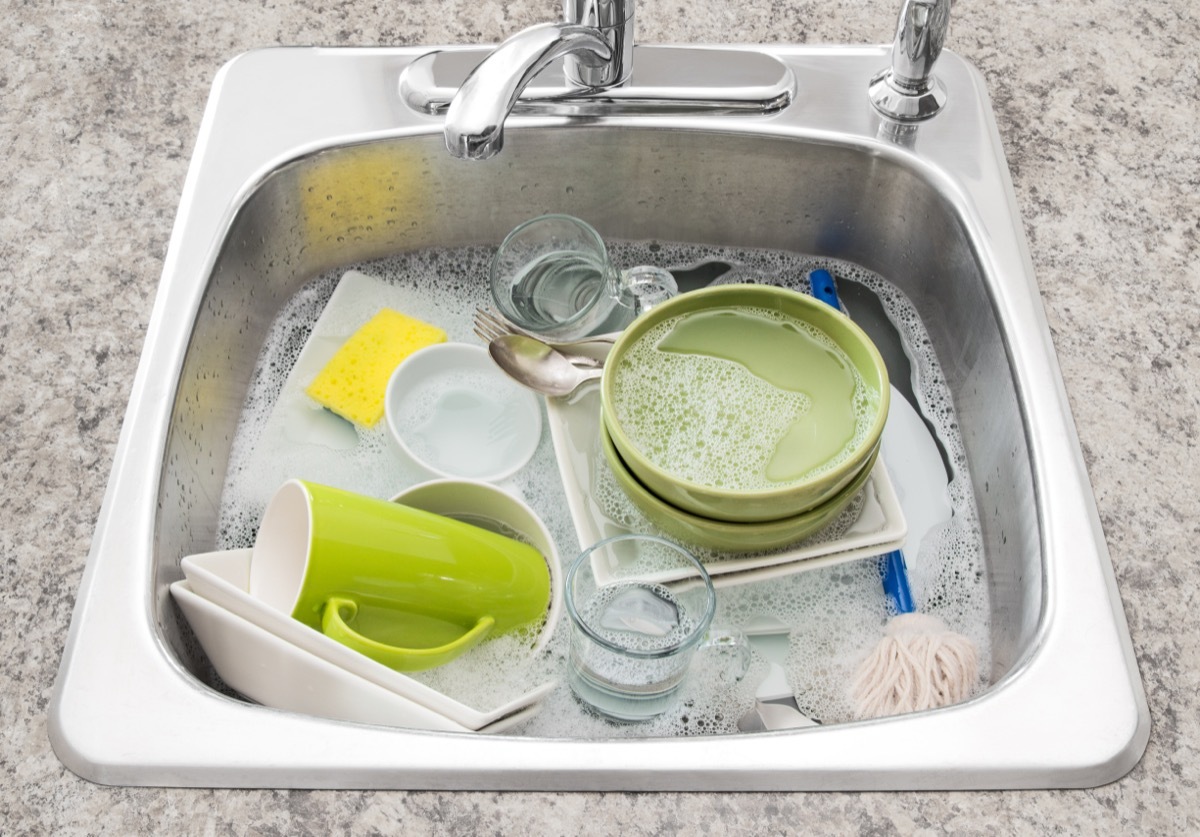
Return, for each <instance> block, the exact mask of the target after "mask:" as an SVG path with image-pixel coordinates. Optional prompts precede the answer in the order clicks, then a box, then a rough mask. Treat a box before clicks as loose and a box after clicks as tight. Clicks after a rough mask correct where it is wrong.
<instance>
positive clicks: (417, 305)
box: [216, 242, 990, 738]
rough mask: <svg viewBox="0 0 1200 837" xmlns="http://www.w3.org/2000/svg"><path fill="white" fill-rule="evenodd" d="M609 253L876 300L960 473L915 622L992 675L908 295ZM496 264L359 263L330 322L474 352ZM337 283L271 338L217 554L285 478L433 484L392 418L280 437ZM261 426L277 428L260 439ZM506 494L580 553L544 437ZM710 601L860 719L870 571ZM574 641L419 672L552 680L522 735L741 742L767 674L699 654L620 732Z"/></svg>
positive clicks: (909, 548)
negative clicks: (927, 616)
mask: <svg viewBox="0 0 1200 837" xmlns="http://www.w3.org/2000/svg"><path fill="white" fill-rule="evenodd" d="M609 249H610V252H611V254H612V257H613V260H614V262H615V263H617V264H619V265H633V264H654V265H660V266H664V267H674V266H681V267H690V266H693V265H696V264H699V263H703V262H706V261H721V262H725V263H728V264H732V265H735V267H734V269H733V270H731V271H730V272H728V273H726V274H724V275H722V276H721V277H720V278H719V279H718V280H717V283H718V284H728V283H733V282H742V281H758V282H764V283H770V284H779V285H783V286H787V287H791V288H793V289H795V290H798V291H802V292H807V291H808V290H809V286H808V279H807V276H808V272H809V271H810V270H812V269H814V268H825V269H827V270H829V271H830V272H832V273H833V274H834V275H835V276H836V277H838V279H839V280H849V281H853V282H857V283H859V284H861V285H862V286H864V287H866V288H868V289H869V290H870V291H871V292H873V293H874V294H875V295H876V296H877V297H878V298H879V299H880V301H881V303H882V305H883V307H884V309H885V311H886V312H887V315H888V317H889V319H890V320H891V322H892V323H893V324H894V326H895V327H896V329H897V331H898V333H899V334H900V336H901V338H902V340H903V343H904V347H905V350H906V354H907V355H908V357H909V360H910V362H911V364H912V367H913V388H914V390H915V393H916V397H917V401H918V402H919V403H918V404H917V405H916V406H917V407H918V409H919V410H920V411H921V412H922V413H923V415H924V416H925V417H926V418H928V419H929V421H930V422H931V424H932V425H933V427H934V429H935V431H936V435H937V437H938V441H939V442H940V443H941V445H942V447H943V448H944V449H945V451H946V452H947V455H948V460H949V466H950V468H951V470H952V475H953V476H952V480H951V482H950V485H949V496H950V501H951V506H952V508H953V512H954V514H953V517H952V519H951V521H950V522H949V524H947V525H945V526H942V527H940V528H935V529H934V530H932V531H931V532H930V533H929V534H928V535H927V536H926V537H925V539H924V541H923V542H922V543H921V544H912V543H909V544H907V545H906V554H907V557H908V564H909V569H910V575H911V581H912V585H913V589H914V594H915V596H916V599H917V602H918V605H919V607H920V609H921V610H922V611H924V612H927V613H933V614H935V615H937V616H939V617H941V618H942V619H943V620H944V621H945V622H946V623H947V624H948V626H949V627H950V628H951V629H952V630H954V631H957V632H958V633H962V634H964V635H966V636H967V637H969V638H970V639H972V640H973V641H974V642H975V643H976V644H977V646H978V647H979V649H980V651H981V655H982V656H981V661H980V669H981V670H982V671H985V672H986V671H988V670H989V668H990V665H989V664H990V648H989V641H988V619H989V609H988V596H987V587H986V582H985V580H984V578H983V573H984V562H983V554H982V544H981V540H980V536H979V531H978V525H977V523H976V521H977V515H976V509H975V498H974V495H973V493H972V489H971V484H970V479H969V476H968V473H967V468H966V455H965V450H964V447H963V444H962V441H961V438H960V435H959V431H958V427H957V421H956V417H955V413H954V407H953V403H952V400H951V398H950V392H949V388H948V387H947V385H946V383H945V381H944V379H943V377H942V374H941V370H940V366H939V364H938V360H937V357H936V356H935V355H934V353H933V351H932V349H931V347H930V342H929V340H928V338H927V335H926V333H925V329H924V326H923V325H922V323H921V321H920V319H919V317H918V316H917V314H916V310H915V308H914V307H913V306H912V304H911V303H910V302H909V301H908V299H907V298H906V297H905V296H904V294H903V293H901V292H900V291H899V289H897V288H896V287H895V286H894V285H892V284H891V283H890V282H888V281H887V280H886V279H884V278H882V277H880V276H878V275H876V274H873V273H871V272H869V271H866V270H864V269H862V268H860V267H858V266H856V265H853V264H848V263H844V262H835V261H832V260H829V259H814V258H811V257H807V256H803V255H799V254H795V253H790V252H786V251H764V250H739V249H735V248H718V247H704V246H695V245H686V244H662V243H657V242H654V243H651V242H633V243H630V242H610V243H609ZM492 252H493V250H492V249H491V248H461V249H453V250H427V251H420V252H416V253H411V254H404V255H401V256H397V257H393V258H390V259H387V260H381V261H377V262H371V263H368V264H363V265H357V266H356V269H358V270H362V271H363V272H365V273H367V274H369V275H371V276H374V277H378V278H379V279H380V280H381V282H380V283H379V293H378V298H371V299H366V300H359V301H357V302H356V303H355V304H351V305H346V306H344V307H343V308H342V309H341V310H340V311H338V312H336V313H337V314H338V315H339V316H342V317H345V319H346V322H345V323H343V324H341V327H342V330H343V333H345V334H349V333H351V332H352V331H353V329H354V328H355V327H357V325H358V324H360V323H361V322H363V321H364V320H365V319H366V318H367V317H368V316H370V313H371V312H373V311H374V310H377V309H378V308H380V307H383V306H387V307H391V308H395V309H396V310H399V311H402V312H404V313H405V314H408V315H410V316H413V317H416V318H418V319H421V320H424V321H426V322H429V323H432V324H435V325H437V326H439V327H441V328H443V329H444V330H445V331H446V332H447V334H448V335H449V339H450V340H451V341H460V342H476V338H475V337H474V336H473V335H472V318H473V314H474V311H475V308H476V307H477V306H481V305H487V304H488V302H489V299H488V290H487V282H486V276H487V267H488V261H489V259H490V258H491V255H492ZM342 273H343V271H342V270H339V271H337V272H333V273H329V274H326V275H323V276H321V277H319V278H317V279H316V280H314V281H313V282H312V283H310V284H309V285H307V286H306V287H304V288H302V289H301V290H300V291H299V292H297V293H296V294H295V295H294V296H293V298H292V299H291V300H289V301H288V302H287V304H285V306H284V307H283V309H282V310H281V312H280V314H279V316H278V317H277V318H276V321H275V323H274V324H273V326H272V328H271V330H270V333H269V335H268V337H267V340H266V342H265V345H264V348H263V351H262V353H261V354H260V357H259V359H258V364H257V367H256V371H255V374H254V377H253V380H252V383H251V387H250V391H249V394H248V396H247V399H246V403H245V407H244V411H243V415H242V418H241V422H240V424H239V428H238V431H237V434H236V436H235V439H234V444H233V449H232V453H231V461H230V467H229V471H228V475H227V479H226V484H225V487H224V490H223V493H222V498H221V513H220V527H219V534H218V543H217V544H216V547H217V548H221V549H232V548H239V547H247V546H250V545H252V544H253V540H254V532H255V530H256V528H257V525H258V520H259V518H260V517H261V514H262V511H263V509H264V508H265V506H266V502H267V500H268V499H269V498H270V496H271V495H272V494H273V493H274V491H275V490H276V489H277V488H278V487H279V485H281V484H282V483H283V482H285V481H286V480H287V479H289V478H293V477H300V478H304V479H311V480H314V481H317V482H324V483H327V484H331V485H336V486H338V487H342V488H346V489H350V490H354V491H359V492H362V493H366V494H371V495H374V496H379V497H390V496H392V495H394V494H396V493H397V492H399V491H400V490H402V489H403V488H405V487H407V486H410V485H413V484H416V483H418V482H423V481H425V480H426V479H428V475H426V474H424V473H423V472H421V471H420V470H419V469H418V468H416V467H415V466H413V465H412V464H411V463H410V462H407V461H405V460H404V459H403V458H402V457H401V456H400V455H399V454H398V452H397V451H396V450H395V447H394V445H393V443H392V442H391V440H390V439H389V438H388V434H387V429H386V427H385V426H384V423H383V422H381V423H380V424H379V425H378V426H377V427H375V428H371V429H370V430H363V429H361V428H359V429H357V431H356V432H357V440H356V441H350V439H348V438H347V437H346V436H345V435H342V436H341V437H340V438H341V440H342V441H341V443H340V444H333V445H332V446H329V447H326V448H325V449H323V450H322V452H321V455H320V456H319V457H316V458H315V459H314V458H313V457H311V456H309V455H306V451H308V452H309V453H311V450H309V448H311V446H303V445H300V446H298V445H296V444H295V442H294V440H293V439H291V438H289V433H287V432H280V433H276V432H274V426H273V425H272V424H271V422H270V421H269V419H270V417H271V415H272V412H273V411H274V410H276V409H277V408H278V407H280V406H284V405H281V404H280V402H281V398H286V397H295V396H294V394H293V395H290V396H289V395H288V394H284V393H282V390H283V382H284V380H285V379H286V377H287V375H288V373H289V371H290V370H291V369H292V367H293V365H294V364H295V361H296V358H297V357H298V356H299V354H300V351H301V349H302V348H303V347H304V345H305V343H306V342H307V341H308V340H309V337H310V335H311V333H312V329H313V324H314V323H315V322H316V320H317V318H318V317H319V316H321V314H322V312H323V311H324V309H325V305H326V302H327V301H328V300H329V298H330V296H331V295H332V294H333V292H334V289H335V288H336V287H337V284H338V281H339V279H340V278H341V276H342ZM853 313H854V312H853V311H851V312H850V314H851V316H853ZM323 325H325V323H323ZM292 406H293V407H295V406H298V405H292ZM268 427H271V428H272V432H270V433H264V432H263V431H264V429H265V428H268ZM350 430H351V432H355V431H354V429H353V428H351V429H350ZM328 438H330V439H337V438H339V437H338V436H336V434H335V435H333V436H330V437H328ZM509 484H510V486H511V487H512V488H513V489H514V490H515V491H518V492H519V493H520V494H521V495H522V496H523V497H524V499H525V500H526V502H528V503H529V504H530V505H531V506H532V507H533V508H534V509H535V510H536V511H537V513H538V514H539V515H540V516H541V517H542V519H543V520H544V521H545V523H546V525H547V528H548V529H549V531H550V533H551V535H552V536H553V537H554V539H555V542H556V543H557V544H558V546H559V550H560V552H561V554H562V556H563V560H564V562H566V561H570V560H571V559H572V558H573V557H574V556H575V555H577V554H578V552H579V545H578V540H577V537H576V534H575V530H574V527H573V525H572V522H571V519H570V515H569V512H568V509H567V503H566V499H565V495H564V491H563V487H562V484H561V480H560V478H559V474H558V470H557V467H556V465H555V460H554V452H553V448H552V445H551V443H550V440H549V433H548V432H545V431H544V432H543V437H542V440H541V442H540V444H539V446H538V449H537V451H536V453H535V454H534V456H533V458H532V459H531V461H530V462H529V464H528V465H526V467H524V468H523V469H521V471H519V472H518V473H517V474H516V475H515V476H514V477H512V478H511V480H510V481H509ZM609 494H612V492H609ZM618 495H619V496H618ZM604 502H605V504H606V505H607V506H612V507H613V513H614V516H619V515H620V514H621V507H625V509H626V512H627V514H626V517H627V518H628V519H630V520H636V519H638V515H637V512H636V510H634V509H633V508H632V504H630V503H629V502H628V500H627V499H626V498H624V496H623V495H620V492H619V491H617V492H616V494H612V496H606V497H605V498H604ZM717 598H718V604H717V614H716V618H715V620H714V622H713V624H714V626H720V627H722V628H726V627H737V626H739V625H750V624H755V623H757V622H761V621H762V620H763V619H768V620H777V622H779V623H782V624H784V625H787V626H788V627H789V628H790V642H789V646H788V652H787V658H786V664H785V666H784V668H785V672H786V678H787V681H788V683H789V684H790V685H791V687H792V688H793V690H794V691H795V696H796V699H797V702H798V704H799V706H800V708H801V710H802V711H804V712H805V713H806V714H808V715H809V716H810V717H812V718H814V719H817V720H819V721H821V722H822V723H836V722H840V721H846V720H849V719H850V718H852V717H853V716H852V710H851V705H850V700H849V696H848V689H849V685H850V683H851V680H852V676H853V672H854V669H855V667H856V666H857V664H858V663H859V661H860V660H862V659H863V658H864V657H865V656H866V655H867V653H869V652H870V651H871V650H872V649H873V648H874V646H875V644H876V643H877V642H878V640H879V638H880V637H881V636H882V632H883V628H884V626H885V625H886V623H887V621H888V619H889V618H890V615H891V614H889V613H888V606H887V602H886V597H885V596H884V595H883V592H882V589H881V587H880V582H879V576H878V574H877V571H876V567H875V562H874V561H872V560H863V561H855V562H849V563H845V564H839V565H836V566H833V567H829V568H826V569H820V570H814V571H809V572H802V573H798V574H795V575H791V576H786V577H783V578H776V579H772V580H771V581H769V582H766V583H758V584H748V585H745V586H741V587H727V588H723V589H721V590H720V591H719V592H718V597H717ZM569 634H570V625H569V622H568V620H566V619H563V620H562V621H561V623H560V624H559V626H558V628H557V630H556V631H555V633H554V636H553V637H552V638H551V640H550V642H549V643H548V644H547V646H546V647H545V649H544V651H543V652H542V653H540V654H538V655H536V656H535V655H532V654H530V653H529V650H528V649H529V648H530V647H531V645H532V638H531V637H530V636H529V635H523V634H513V635H509V636H504V637H500V638H498V639H495V640H492V641H489V642H486V643H484V644H483V645H482V646H480V647H479V648H478V649H476V650H474V651H472V652H471V653H470V654H468V655H465V656H464V657H462V658H460V659H458V660H455V661H454V662H452V663H450V664H449V665H446V666H443V667H441V668H438V669H433V670H431V671H427V672H420V673H418V674H417V675H416V676H417V677H418V678H419V679H421V680H422V681H423V682H425V683H427V684H429V685H431V686H433V687H434V688H437V689H439V690H440V691H443V692H444V693H446V694H449V695H451V696H453V697H455V698H456V699H458V700H461V701H463V702H464V703H467V704H469V705H472V706H476V707H479V708H484V709H486V708H488V707H492V706H498V705H500V704H501V703H503V702H504V701H506V700H507V699H509V698H511V697H513V696H515V695H518V694H521V693H523V692H524V691H526V690H527V689H528V687H529V685H530V684H531V683H538V682H544V681H545V680H547V679H551V678H557V679H558V680H559V681H560V686H559V688H557V689H555V690H554V691H553V692H552V693H551V694H550V696H549V697H548V698H547V700H546V703H545V704H544V706H543V708H542V711H541V712H539V713H538V714H537V715H536V716H535V717H534V718H533V719H531V720H530V721H528V722H527V723H526V724H525V725H524V726H523V727H521V728H520V729H519V730H517V731H515V732H514V734H524V735H536V736H547V737H566V738H614V737H658V736H677V735H697V734H701V735H703V734H722V733H733V732H736V731H737V721H738V719H739V718H740V717H741V716H742V715H743V714H745V713H746V712H747V711H750V710H751V709H752V708H753V706H754V693H755V690H756V688H757V686H758V684H759V683H760V682H761V681H762V680H763V679H764V678H765V677H766V676H767V675H768V673H769V667H768V663H767V661H766V660H765V659H764V658H763V657H762V656H761V655H760V653H759V652H758V651H755V652H754V654H753V657H752V662H751V666H750V668H749V671H748V672H747V674H746V676H745V677H744V678H742V679H741V680H740V681H732V682H731V681H730V679H729V678H726V677H722V676H721V674H720V666H721V663H720V661H719V660H717V659H715V658H714V655H706V654H704V653H698V654H697V655H696V659H695V662H694V663H693V666H694V668H693V671H692V673H691V675H690V676H689V677H688V678H687V680H686V681H685V682H684V685H683V687H682V689H681V692H680V696H679V699H678V701H677V703H676V704H675V705H674V706H673V707H672V708H671V709H669V710H668V711H666V712H665V713H664V714H662V715H661V716H659V717H657V718H654V719H652V720H650V721H646V722H642V723H637V724H614V723H612V722H609V721H606V720H604V719H602V718H599V717H597V716H595V715H594V714H592V713H590V712H589V711H588V710H587V709H586V708H585V707H584V706H582V705H581V703H580V702H579V701H578V700H577V699H576V698H575V697H574V696H573V695H572V693H571V692H570V689H569V688H568V687H567V685H566V677H565V672H566V666H567V659H568V655H569V642H568V639H569Z"/></svg>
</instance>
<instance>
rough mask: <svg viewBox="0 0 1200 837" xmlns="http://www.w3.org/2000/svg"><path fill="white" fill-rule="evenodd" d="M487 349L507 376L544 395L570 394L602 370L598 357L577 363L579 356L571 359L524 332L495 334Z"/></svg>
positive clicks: (601, 372) (596, 376)
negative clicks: (590, 362)
mask: <svg viewBox="0 0 1200 837" xmlns="http://www.w3.org/2000/svg"><path fill="white" fill-rule="evenodd" d="M488 353H489V354H490V355H491V356H492V360H494V361H495V362H496V365H497V366H499V367H500V368H501V369H503V370H504V371H505V372H506V373H507V374H508V376H509V377H510V378H512V379H513V380H514V381H516V382H517V383H519V384H522V385H524V386H527V387H529V388H530V389H532V390H534V391H536V392H540V393H542V394H544V395H552V396H556V397H559V396H564V395H570V394H571V393H573V392H574V391H575V390H576V389H578V388H579V385H580V384H583V383H585V382H587V381H594V380H596V379H597V378H599V377H600V376H601V375H602V374H603V373H604V366H603V364H602V363H601V362H600V361H593V363H595V365H594V366H583V365H576V363H578V362H579V361H578V359H577V361H576V363H572V362H571V360H570V359H569V358H567V356H566V355H564V354H563V353H562V352H559V351H557V350H556V349H554V348H552V347H551V346H548V345H546V344H545V343H543V342H542V341H541V340H537V339H535V338H533V337H526V336H525V335H523V334H506V335H504V336H503V337H497V338H496V339H495V340H493V341H492V342H490V343H488Z"/></svg>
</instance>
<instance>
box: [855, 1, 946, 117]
mask: <svg viewBox="0 0 1200 837" xmlns="http://www.w3.org/2000/svg"><path fill="white" fill-rule="evenodd" d="M949 28H950V0H904V5H903V6H902V7H901V9H900V18H899V20H898V21H897V23H896V37H895V39H894V40H893V41H892V65H891V67H889V68H888V69H885V70H882V71H881V72H879V73H878V74H877V75H876V76H875V77H874V78H872V79H871V85H870V88H869V94H870V97H871V103H872V104H873V105H875V109H876V110H878V111H879V112H880V113H882V114H883V115H884V116H889V117H891V118H893V119H898V120H900V121H902V122H916V121H919V120H922V119H928V118H929V117H931V116H933V115H934V114H935V113H937V112H938V111H939V110H941V109H942V106H943V105H945V104H946V88H945V87H944V86H943V85H942V83H941V82H940V81H939V80H938V79H937V78H936V77H934V75H933V65H934V64H935V63H936V62H937V60H938V56H939V55H941V54H942V46H943V45H944V44H945V42H946V32H947V31H948V30H949Z"/></svg>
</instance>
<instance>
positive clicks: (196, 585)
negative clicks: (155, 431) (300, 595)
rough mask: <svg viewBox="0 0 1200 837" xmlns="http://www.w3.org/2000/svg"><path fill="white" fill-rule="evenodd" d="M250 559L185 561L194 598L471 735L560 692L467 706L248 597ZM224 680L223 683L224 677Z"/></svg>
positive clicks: (246, 554)
mask: <svg viewBox="0 0 1200 837" xmlns="http://www.w3.org/2000/svg"><path fill="white" fill-rule="evenodd" d="M251 553H252V550H250V549H231V550H226V551H224V552H208V553H204V554H201V555H190V556H188V557H186V558H184V559H183V562H182V564H181V566H182V569H183V573H184V575H185V576H186V577H187V581H188V583H189V584H190V586H191V590H192V591H193V592H194V593H196V594H198V595H199V596H201V597H203V598H204V599H206V600H208V601H209V602H211V603H213V604H214V605H217V606H218V607H220V608H222V609H224V610H226V611H228V612H229V613H231V614H233V615H236V616H238V617H240V618H241V620H242V621H243V622H244V623H248V624H250V625H253V626H257V627H258V628H261V629H262V630H264V631H266V632H267V633H269V634H272V635H274V636H275V637H277V638H278V639H280V640H282V641H283V643H284V644H285V645H286V646H289V647H291V648H293V649H296V651H297V652H298V653H299V654H301V655H305V656H307V657H310V658H315V659H319V660H322V661H324V662H325V663H327V664H329V665H332V666H334V667H336V668H340V669H342V670H343V671H345V672H347V673H350V674H353V675H355V676H356V677H359V678H361V679H363V680H365V681H367V682H369V683H372V684H374V685H376V686H379V687H381V688H383V689H386V690H388V691H390V692H392V693H393V694H395V695H398V696H401V697H404V698H406V699H408V700H409V701H411V702H413V703H415V704H417V705H419V706H422V707H425V708H427V709H429V710H432V711H434V712H436V713H438V714H440V715H442V716H444V717H446V718H447V719H449V720H451V721H453V722H454V723H456V724H458V725H460V726H462V727H465V728H466V729H469V730H481V729H483V728H484V727H486V726H489V725H491V724H494V723H496V722H497V721H499V720H501V719H504V718H507V717H509V716H510V715H513V714H515V713H518V712H522V711H524V710H526V709H529V708H530V707H532V706H534V705H535V704H537V703H538V702H539V701H541V700H542V699H543V698H545V697H546V695H548V694H549V693H550V692H551V691H552V690H553V689H554V688H555V686H557V682H556V681H554V680H550V681H547V682H545V683H542V684H540V685H538V686H537V687H535V688H534V689H532V690H530V691H528V692H525V693H524V694H522V695H519V696H518V697H516V698H513V699H512V700H509V701H507V702H505V703H503V704H502V705H500V706H497V707H495V708H492V709H488V710H480V709H477V708H475V707H471V706H467V705H466V704H464V703H462V702H460V701H457V700H455V699H453V698H451V697H449V696H448V695H446V694H443V693H442V692H439V691H437V690H436V689H434V688H432V687H430V686H427V685H426V684H424V683H422V682H420V681H418V680H416V679H414V678H412V677H409V676H407V675H405V674H401V673H400V672H398V671H394V670H392V669H390V668H388V667H387V666H385V665H382V664H381V663H377V662H375V661H374V660H372V659H371V658H369V657H366V656H364V655H362V654H359V653H358V652H357V651H353V650H351V649H350V648H347V647H346V646H344V645H342V644H341V643H339V642H336V641H335V640H332V639H330V638H329V637H327V636H325V635H324V634H322V633H321V632H319V631H315V630H313V629H312V628H310V627H308V626H307V625H304V624H303V623H301V622H298V621H297V620H295V619H292V618H291V617H289V616H286V615H284V614H283V613H280V612H279V611H277V610H274V609H273V608H271V607H269V606H267V605H266V604H263V603H262V602H260V601H258V600H257V599H255V598H253V597H252V596H250V595H249V594H248V593H247V592H246V591H247V589H248V584H249V578H250V556H251ZM231 624H232V623H231ZM227 627H228V626H227ZM233 627H235V628H237V629H242V628H243V625H242V624H236V625H233ZM226 638H228V636H227V637H226ZM214 647H216V648H217V650H223V649H222V648H221V647H218V646H214ZM205 651H206V652H208V651H209V648H208V646H205ZM230 652H231V654H230V656H231V657H237V656H239V655H240V653H241V652H239V651H238V650H237V646H236V644H235V645H233V646H232V648H231V649H230ZM246 656H249V655H248V654H247V655H246ZM210 657H211V654H210ZM213 665H214V666H216V665H217V663H216V660H213ZM217 671H218V673H220V672H221V670H220V667H217ZM222 677H224V675H223V674H222ZM226 682H229V681H226ZM229 685H231V686H233V687H234V688H235V689H238V691H242V690H241V689H240V688H238V687H237V686H236V685H234V684H233V683H229ZM243 693H244V694H247V696H248V697H254V695H252V694H249V693H245V692H243ZM255 699H257V698H255ZM264 702H265V701H264Z"/></svg>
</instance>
